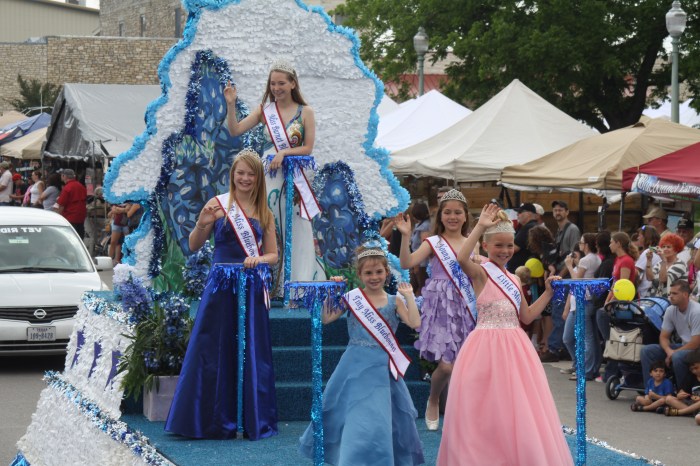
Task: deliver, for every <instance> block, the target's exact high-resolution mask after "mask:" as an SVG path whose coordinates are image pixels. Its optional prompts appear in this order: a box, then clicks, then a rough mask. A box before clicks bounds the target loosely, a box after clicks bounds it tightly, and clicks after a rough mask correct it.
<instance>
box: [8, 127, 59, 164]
mask: <svg viewBox="0 0 700 466" xmlns="http://www.w3.org/2000/svg"><path fill="white" fill-rule="evenodd" d="M47 129H48V128H46V127H44V128H41V129H38V130H36V131H32V132H31V133H29V134H27V135H26V136H22V137H21V138H17V139H15V140H14V141H12V142H8V143H7V144H3V145H2V146H0V155H2V156H5V157H13V158H15V159H24V160H35V159H40V158H41V146H42V145H43V143H44V141H46V131H47Z"/></svg>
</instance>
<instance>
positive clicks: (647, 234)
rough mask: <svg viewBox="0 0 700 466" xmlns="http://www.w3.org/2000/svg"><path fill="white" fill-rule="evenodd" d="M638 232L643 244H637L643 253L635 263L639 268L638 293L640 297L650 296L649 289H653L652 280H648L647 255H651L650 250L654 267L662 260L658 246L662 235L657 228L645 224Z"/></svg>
mask: <svg viewBox="0 0 700 466" xmlns="http://www.w3.org/2000/svg"><path fill="white" fill-rule="evenodd" d="M637 233H638V235H639V238H640V243H641V244H639V245H636V246H637V249H638V250H639V251H642V252H641V254H639V258H638V259H637V262H636V263H635V264H634V266H635V267H636V268H637V277H639V278H638V280H637V294H638V295H639V297H640V298H646V297H648V296H649V290H650V289H651V280H648V279H647V276H646V268H647V257H648V256H649V252H651V253H652V255H651V266H652V269H653V268H654V266H655V265H656V264H658V263H660V262H661V256H660V255H659V254H658V248H657V246H658V245H659V240H660V239H661V236H660V235H659V232H657V231H656V229H655V228H653V227H650V226H649V225H643V226H642V227H641V228H639V229H638V230H637Z"/></svg>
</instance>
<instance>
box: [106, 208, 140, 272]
mask: <svg viewBox="0 0 700 466" xmlns="http://www.w3.org/2000/svg"><path fill="white" fill-rule="evenodd" d="M139 211H141V204H139V203H138V202H125V203H123V204H115V205H113V206H112V208H111V209H110V211H109V216H110V217H111V219H112V220H111V222H110V234H111V238H110V241H109V257H111V258H112V262H113V263H114V264H115V265H116V264H119V263H120V262H121V260H122V244H123V242H124V238H125V237H126V235H128V234H129V232H130V231H131V228H132V227H131V223H132V221H131V218H132V217H134V218H136V216H137V215H138V212H139ZM138 217H139V219H140V218H141V217H140V215H138ZM137 225H138V223H137Z"/></svg>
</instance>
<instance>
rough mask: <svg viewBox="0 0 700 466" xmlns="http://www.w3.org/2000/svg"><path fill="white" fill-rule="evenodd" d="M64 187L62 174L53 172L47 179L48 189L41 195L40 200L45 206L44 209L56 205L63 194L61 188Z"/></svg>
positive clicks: (49, 208)
mask: <svg viewBox="0 0 700 466" xmlns="http://www.w3.org/2000/svg"><path fill="white" fill-rule="evenodd" d="M62 188H63V182H62V181H61V175H59V174H58V173H52V174H50V175H49V177H48V178H47V180H46V189H44V192H42V193H41V195H40V196H39V202H40V203H41V205H42V206H43V207H44V210H51V209H53V207H54V206H55V205H56V201H57V200H58V196H59V195H60V194H61V189H62Z"/></svg>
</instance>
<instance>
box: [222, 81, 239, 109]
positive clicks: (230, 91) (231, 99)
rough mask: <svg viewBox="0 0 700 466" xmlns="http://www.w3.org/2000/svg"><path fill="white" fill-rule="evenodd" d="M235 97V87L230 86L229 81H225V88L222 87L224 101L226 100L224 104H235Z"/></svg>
mask: <svg viewBox="0 0 700 466" xmlns="http://www.w3.org/2000/svg"><path fill="white" fill-rule="evenodd" d="M237 97H238V91H237V90H236V86H231V81H227V82H226V86H224V99H226V103H227V104H229V105H233V104H235V103H236V98H237Z"/></svg>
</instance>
